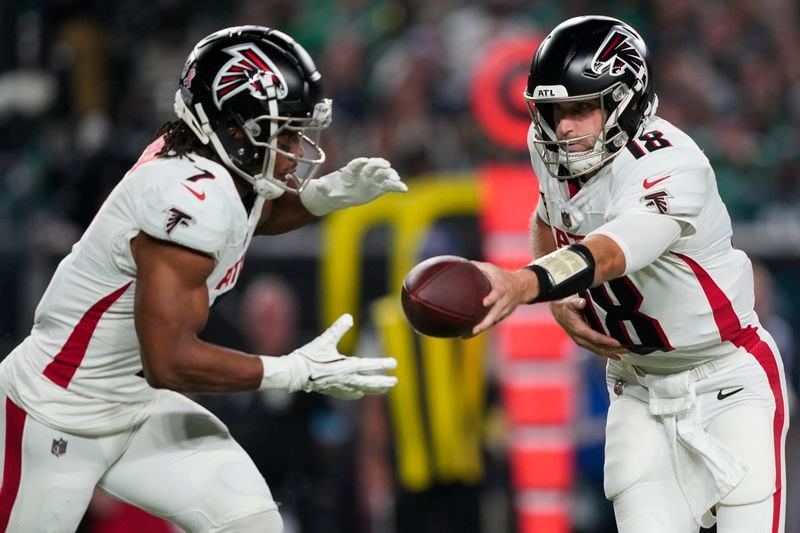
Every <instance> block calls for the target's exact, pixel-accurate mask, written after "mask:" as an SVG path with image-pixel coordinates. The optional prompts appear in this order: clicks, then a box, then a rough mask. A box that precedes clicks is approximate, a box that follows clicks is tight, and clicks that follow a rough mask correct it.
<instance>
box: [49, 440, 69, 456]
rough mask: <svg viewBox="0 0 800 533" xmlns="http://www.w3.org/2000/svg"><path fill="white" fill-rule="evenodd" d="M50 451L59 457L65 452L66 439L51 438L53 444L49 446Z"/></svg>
mask: <svg viewBox="0 0 800 533" xmlns="http://www.w3.org/2000/svg"><path fill="white" fill-rule="evenodd" d="M50 453H52V454H53V455H55V456H56V457H61V456H62V455H64V454H65V453H67V441H65V440H64V439H53V445H52V446H51V447H50Z"/></svg>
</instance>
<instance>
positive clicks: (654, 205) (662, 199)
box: [642, 191, 672, 215]
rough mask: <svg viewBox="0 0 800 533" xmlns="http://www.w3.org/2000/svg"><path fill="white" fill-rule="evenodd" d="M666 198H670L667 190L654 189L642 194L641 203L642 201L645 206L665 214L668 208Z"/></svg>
mask: <svg viewBox="0 0 800 533" xmlns="http://www.w3.org/2000/svg"><path fill="white" fill-rule="evenodd" d="M667 198H672V195H671V194H670V193H668V192H667V191H656V192H654V193H650V194H647V195H645V196H643V197H642V203H644V205H645V207H649V208H650V209H654V210H656V211H658V212H659V213H661V214H662V215H665V214H666V213H667V211H668V210H669V203H668V201H667Z"/></svg>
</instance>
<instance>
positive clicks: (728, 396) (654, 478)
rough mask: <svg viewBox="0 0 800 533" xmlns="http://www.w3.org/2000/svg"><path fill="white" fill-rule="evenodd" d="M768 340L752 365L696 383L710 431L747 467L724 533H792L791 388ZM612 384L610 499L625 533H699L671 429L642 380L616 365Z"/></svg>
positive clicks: (723, 507) (720, 526)
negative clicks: (788, 526)
mask: <svg viewBox="0 0 800 533" xmlns="http://www.w3.org/2000/svg"><path fill="white" fill-rule="evenodd" d="M761 338H762V340H763V342H762V343H759V344H758V346H753V347H752V350H751V354H750V355H751V356H752V357H750V358H748V360H746V361H745V364H744V365H742V366H738V367H736V368H733V369H731V370H722V371H721V372H719V373H716V374H713V373H712V374H711V375H708V376H705V377H703V378H701V379H699V380H697V381H696V382H695V386H696V393H697V400H698V402H699V403H698V405H699V413H700V417H701V422H702V426H703V428H704V430H705V431H706V432H707V433H708V434H709V435H711V436H712V437H713V438H715V439H717V440H718V441H720V442H722V443H723V444H724V445H725V446H727V447H728V448H729V449H730V450H731V451H733V452H734V453H735V455H736V456H737V457H738V458H739V459H740V460H741V461H742V462H744V464H745V465H746V466H747V472H746V474H745V477H744V479H743V480H742V481H741V482H740V483H739V485H737V486H736V488H734V489H733V491H732V492H730V493H729V494H728V495H727V496H725V497H724V498H723V499H722V500H721V501H720V502H719V504H718V505H717V506H716V509H715V510H714V512H715V514H716V520H717V531H718V533H782V532H783V531H784V512H785V494H784V490H783V486H784V484H785V462H784V444H785V439H786V431H787V429H788V425H789V415H788V409H787V403H786V384H785V378H784V376H783V365H782V362H781V360H780V356H779V355H778V351H777V349H776V348H775V346H774V343H773V342H772V339H771V338H770V337H769V335H762V336H761ZM607 377H608V389H609V395H610V397H611V406H610V408H609V414H608V423H607V427H606V457H605V492H606V497H607V498H608V499H609V500H611V501H612V502H613V504H614V513H615V515H616V519H617V527H618V530H619V533H641V532H643V531H647V532H648V533H696V532H698V531H699V530H700V526H699V524H698V523H697V521H696V520H695V518H694V517H693V515H692V512H691V510H690V508H689V505H688V503H687V500H686V497H685V496H684V492H683V490H682V488H681V486H680V484H679V481H678V476H677V475H676V473H675V468H674V465H673V464H672V460H671V454H670V448H669V444H668V441H667V436H666V432H665V430H664V426H663V424H662V423H661V422H660V420H659V419H658V418H656V417H654V416H653V415H651V414H650V411H649V404H648V398H649V392H648V390H647V389H646V388H645V387H644V386H643V385H642V383H643V382H644V379H643V376H642V373H641V372H636V369H634V368H633V367H631V365H627V364H624V363H620V362H616V361H610V362H609V365H608V372H607ZM739 389H741V390H739Z"/></svg>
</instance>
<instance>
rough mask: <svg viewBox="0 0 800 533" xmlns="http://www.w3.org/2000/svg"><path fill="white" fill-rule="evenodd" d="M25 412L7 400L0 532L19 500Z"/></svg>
mask: <svg viewBox="0 0 800 533" xmlns="http://www.w3.org/2000/svg"><path fill="white" fill-rule="evenodd" d="M26 416H27V415H26V413H25V411H23V410H22V409H20V408H19V407H17V406H16V405H15V404H14V402H12V401H11V400H10V399H8V398H6V449H5V457H4V460H3V487H2V488H1V489H0V531H5V530H6V528H7V527H8V520H9V519H10V518H11V509H12V508H13V507H14V501H15V500H16V499H17V491H19V480H20V475H21V473H22V431H23V429H24V428H25V417H26Z"/></svg>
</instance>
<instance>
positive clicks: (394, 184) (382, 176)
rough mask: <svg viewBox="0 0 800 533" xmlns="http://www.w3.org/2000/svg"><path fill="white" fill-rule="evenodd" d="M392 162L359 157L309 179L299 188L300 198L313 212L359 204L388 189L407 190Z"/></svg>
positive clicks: (376, 158)
mask: <svg viewBox="0 0 800 533" xmlns="http://www.w3.org/2000/svg"><path fill="white" fill-rule="evenodd" d="M406 191H408V187H406V184H405V183H403V182H402V181H401V180H400V176H399V175H398V174H397V171H396V170H395V169H393V168H392V166H391V164H390V163H389V162H388V161H387V160H385V159H382V158H380V157H369V158H367V157H359V158H356V159H353V160H352V161H350V162H349V163H347V164H346V165H345V166H344V167H342V168H340V169H339V170H337V171H336V172H331V173H330V174H326V175H324V176H321V177H320V178H318V179H315V180H311V181H310V182H308V183H307V184H306V186H305V188H304V189H303V190H302V191H301V192H300V201H301V202H303V205H304V206H305V207H306V209H308V211H309V212H310V213H311V214H312V215H316V216H318V217H319V216H322V215H327V214H328V213H330V212H331V211H336V210H337V209H344V208H345V207H352V206H354V205H362V204H366V203H368V202H371V201H372V200H374V199H375V198H378V197H379V196H381V195H383V194H385V193H387V192H406Z"/></svg>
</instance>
